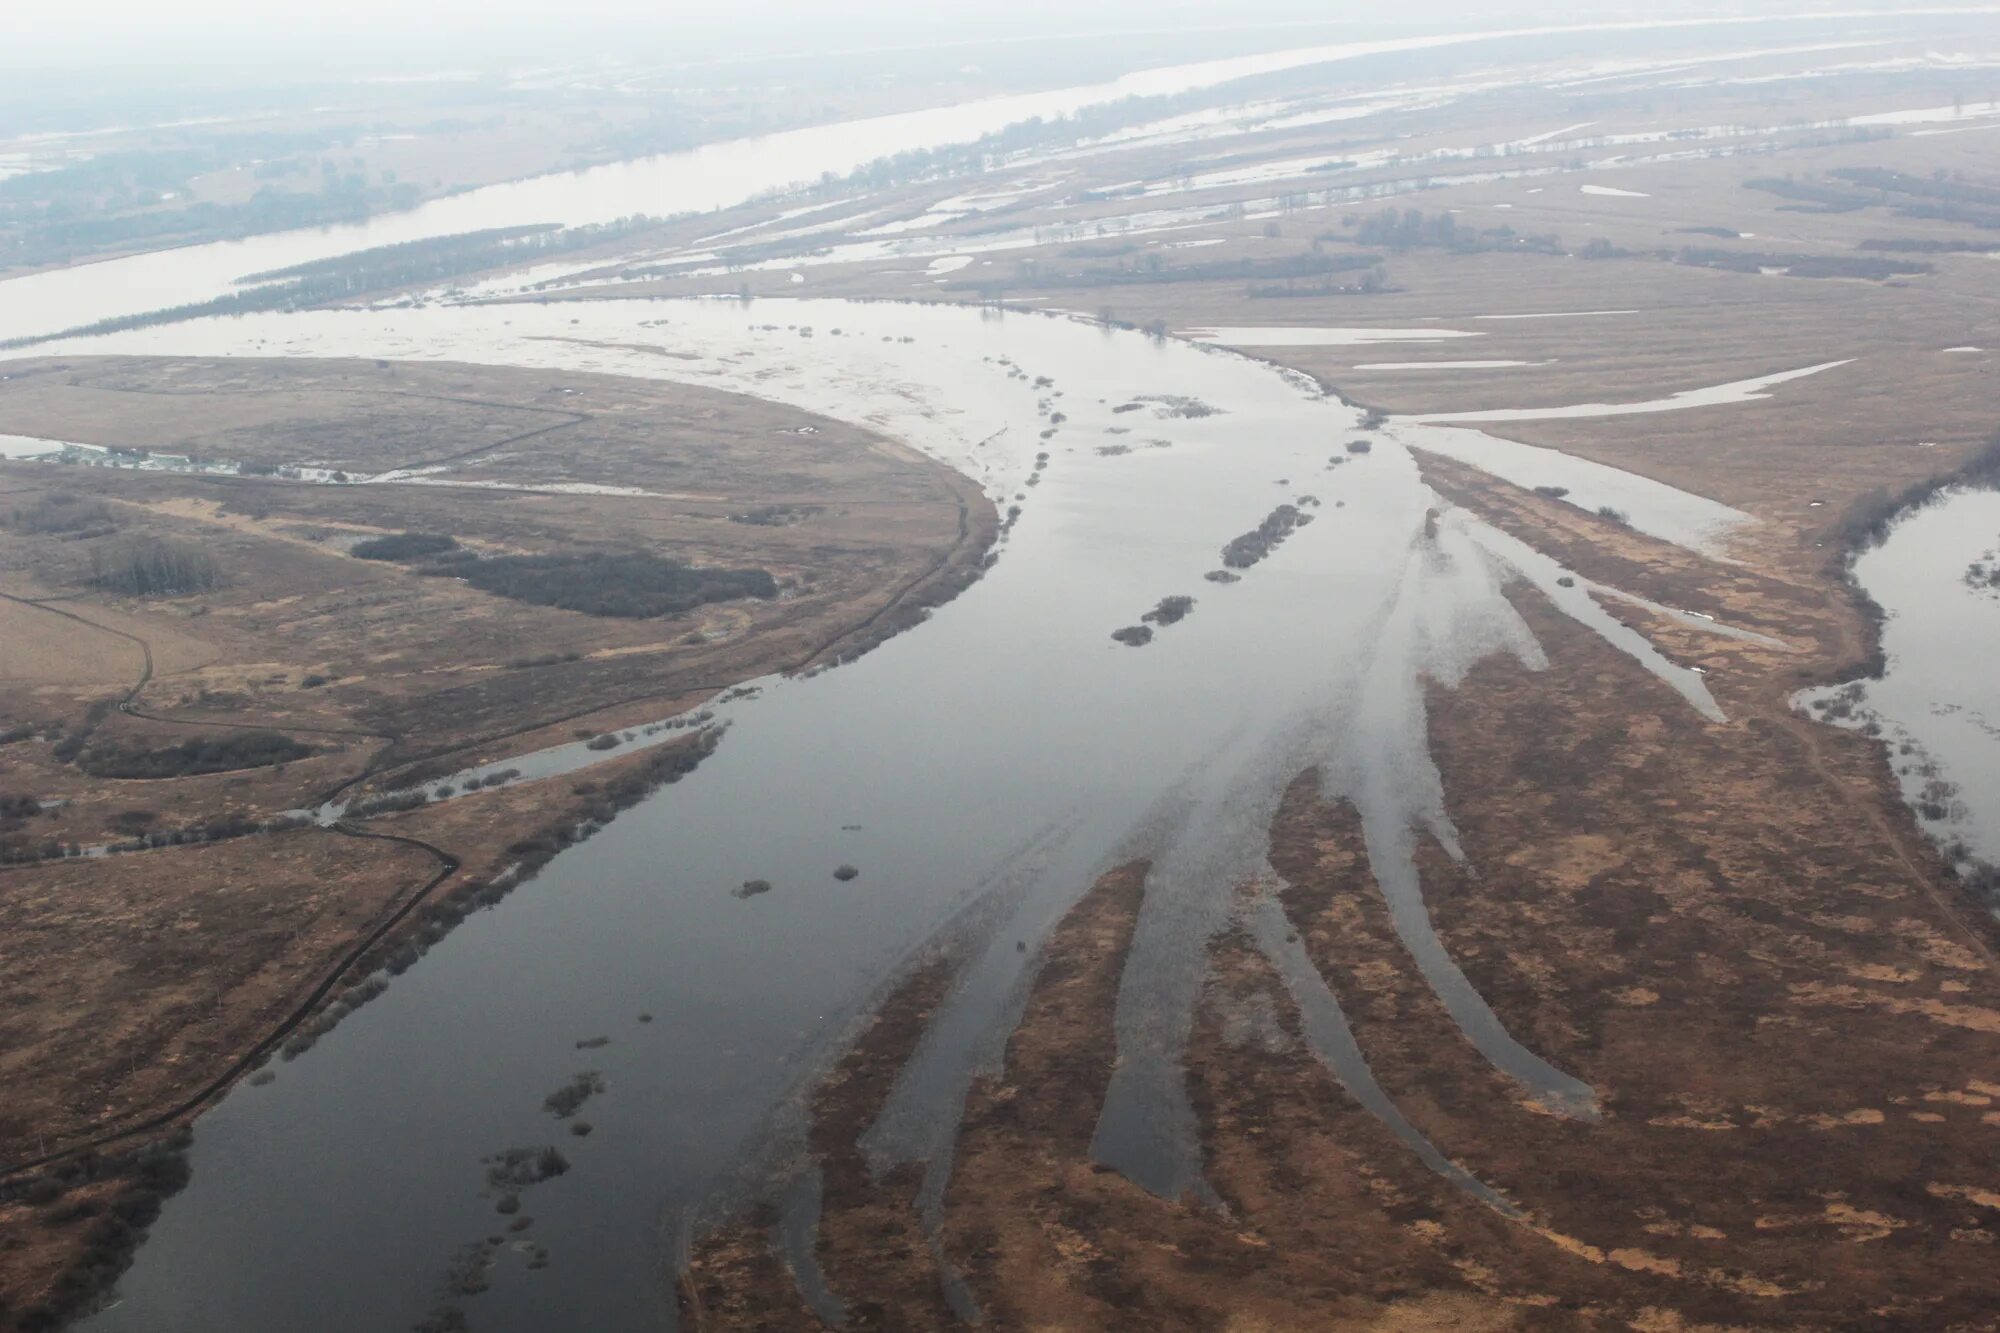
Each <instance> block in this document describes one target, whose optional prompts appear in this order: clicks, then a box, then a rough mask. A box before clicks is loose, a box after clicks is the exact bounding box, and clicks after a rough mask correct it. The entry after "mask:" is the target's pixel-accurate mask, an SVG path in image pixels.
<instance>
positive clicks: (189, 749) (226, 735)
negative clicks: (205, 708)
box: [76, 731, 313, 778]
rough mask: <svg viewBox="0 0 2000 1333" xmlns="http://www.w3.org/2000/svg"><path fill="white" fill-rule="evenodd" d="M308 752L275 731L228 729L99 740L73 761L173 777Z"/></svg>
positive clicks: (122, 774) (125, 774)
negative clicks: (154, 741) (172, 739)
mask: <svg viewBox="0 0 2000 1333" xmlns="http://www.w3.org/2000/svg"><path fill="white" fill-rule="evenodd" d="M312 753H313V750H312V747H311V746H309V745H302V744H300V743H299V742H298V741H295V740H293V739H292V738H291V737H290V736H285V735H282V734H280V733H278V732H275V731H230V732H223V733H221V734H219V735H214V736H197V737H195V738H194V739H193V740H188V741H182V742H181V743H180V744H178V745H168V746H164V747H161V748H159V749H153V748H149V747H147V746H146V745H145V744H143V743H141V742H137V741H107V742H102V743H100V744H97V745H93V746H91V747H90V748H89V749H87V750H85V751H84V752H83V753H82V754H80V755H78V756H77V760H76V763H77V767H78V768H81V769H82V770H83V771H84V772H86V773H88V774H90V775H91V776H92V777H98V778H179V777H190V776H193V775H195V774H199V773H228V772H232V771H234V770H236V769H239V768H265V767H268V766H269V765H272V764H284V763H290V762H291V761H292V760H294V759H304V758H306V757H307V756H308V755H310V754H312Z"/></svg>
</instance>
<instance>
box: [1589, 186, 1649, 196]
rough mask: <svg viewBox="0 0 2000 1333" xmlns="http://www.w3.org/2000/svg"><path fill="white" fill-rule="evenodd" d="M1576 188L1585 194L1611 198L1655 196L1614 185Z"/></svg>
mask: <svg viewBox="0 0 2000 1333" xmlns="http://www.w3.org/2000/svg"><path fill="white" fill-rule="evenodd" d="M1576 188H1577V189H1578V190H1580V191H1582V192H1583V193H1584V194H1596V195H1603V196H1605V197H1607V198H1611V199H1651V198H1652V197H1653V196H1652V195H1650V194H1644V193H1641V192H1640V191H1638V190H1621V189H1619V188H1617V187H1616V186H1614V185H1579V186H1577V187H1576Z"/></svg>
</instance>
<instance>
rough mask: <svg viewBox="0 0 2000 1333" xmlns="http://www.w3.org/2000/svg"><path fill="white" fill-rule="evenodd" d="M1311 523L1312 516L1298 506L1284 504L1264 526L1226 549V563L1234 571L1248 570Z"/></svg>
mask: <svg viewBox="0 0 2000 1333" xmlns="http://www.w3.org/2000/svg"><path fill="white" fill-rule="evenodd" d="M1310 522H1312V515H1311V514H1307V513H1304V512H1302V511H1301V510H1300V509H1299V507H1298V506H1297V505H1289V504H1281V505H1279V506H1278V507H1277V508H1276V509H1273V510H1272V511H1271V512H1270V513H1269V514H1267V515H1265V516H1264V521H1263V522H1262V523H1259V524H1258V525H1257V526H1256V527H1254V528H1252V529H1251V530H1250V531H1248V532H1246V533H1244V534H1243V535H1242V536H1241V537H1238V538H1236V539H1234V540H1233V541H1231V542H1230V543H1229V544H1228V545H1227V546H1225V547H1223V548H1222V563H1223V564H1224V565H1226V566H1228V567H1229V568H1230V569H1248V568H1250V566H1252V565H1254V564H1256V563H1257V562H1258V561H1260V560H1262V559H1263V558H1264V557H1265V556H1267V555H1269V554H1270V553H1271V552H1272V551H1274V550H1276V549H1277V547H1278V546H1279V544H1280V543H1282V542H1283V541H1284V540H1285V538H1287V537H1289V536H1291V535H1292V533H1293V532H1295V531H1297V530H1298V529H1300V528H1302V527H1304V526H1305V525H1306V524H1308V523H1310Z"/></svg>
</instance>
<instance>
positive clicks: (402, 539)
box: [348, 532, 458, 560]
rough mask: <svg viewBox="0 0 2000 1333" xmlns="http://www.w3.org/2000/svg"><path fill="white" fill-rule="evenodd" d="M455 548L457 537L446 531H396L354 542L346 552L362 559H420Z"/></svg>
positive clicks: (454, 549) (456, 547)
mask: <svg viewBox="0 0 2000 1333" xmlns="http://www.w3.org/2000/svg"><path fill="white" fill-rule="evenodd" d="M457 549H458V538H456V537H454V536H452V535H451V534H450V533H448V532H398V533H395V534H394V535H392V536H388V537H370V538H369V539H368V540H367V541H365V542H356V543H355V544H354V546H353V548H352V549H351V550H349V552H348V554H349V555H357V556H360V557H361V558H362V559H363V560H421V559H423V558H424V557H425V556H431V555H442V554H443V553H444V552H446V551H456V550H457Z"/></svg>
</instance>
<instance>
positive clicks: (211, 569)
mask: <svg viewBox="0 0 2000 1333" xmlns="http://www.w3.org/2000/svg"><path fill="white" fill-rule="evenodd" d="M90 564H91V579H92V581H93V582H94V583H96V584H97V586H98V587H100V588H105V589H108V590H109V591H111V592H122V593H124V594H125V595H126V596H128V597H182V596H186V595H187V594H188V593H194V592H206V591H207V590H208V589H210V588H213V587H214V586H215V584H216V579H217V574H216V569H215V561H214V559H213V558H212V557H210V555H209V554H208V552H206V551H204V550H202V549H200V548H199V547H195V546H189V545H188V544H187V543H185V542H170V541H164V540H162V539H160V538H158V537H141V538H137V539H135V540H132V541H125V542H120V543H118V544H117V545H115V546H112V547H111V548H109V549H100V550H95V551H92V552H91V553H90Z"/></svg>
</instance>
